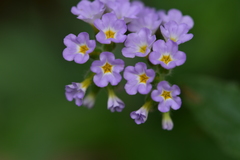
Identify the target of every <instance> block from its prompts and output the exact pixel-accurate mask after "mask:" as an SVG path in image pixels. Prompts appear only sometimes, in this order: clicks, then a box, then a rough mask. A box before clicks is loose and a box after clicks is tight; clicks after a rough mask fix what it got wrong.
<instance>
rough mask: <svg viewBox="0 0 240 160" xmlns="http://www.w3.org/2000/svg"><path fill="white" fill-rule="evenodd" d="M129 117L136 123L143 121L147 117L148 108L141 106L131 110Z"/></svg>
mask: <svg viewBox="0 0 240 160" xmlns="http://www.w3.org/2000/svg"><path fill="white" fill-rule="evenodd" d="M130 117H131V118H132V119H134V120H135V123H136V124H141V123H145V122H146V120H147V117H148V109H147V108H146V107H144V106H143V107H141V108H140V109H139V110H137V111H133V112H131V114H130Z"/></svg>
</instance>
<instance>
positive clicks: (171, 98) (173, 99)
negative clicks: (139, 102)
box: [151, 81, 182, 112]
mask: <svg viewBox="0 0 240 160" xmlns="http://www.w3.org/2000/svg"><path fill="white" fill-rule="evenodd" d="M179 94H180V88H179V87H178V86H177V85H173V86H172V87H171V86H170V85H169V84H168V82H167V81H161V82H159V83H158V86H157V90H153V91H152V94H151V97H152V99H153V100H154V101H156V102H159V104H158V110H159V111H161V112H169V111H170V107H171V108H172V109H174V110H177V109H179V108H180V107H181V104H182V101H181V98H179V97H178V96H177V95H179Z"/></svg>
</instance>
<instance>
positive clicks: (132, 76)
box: [123, 62, 155, 95]
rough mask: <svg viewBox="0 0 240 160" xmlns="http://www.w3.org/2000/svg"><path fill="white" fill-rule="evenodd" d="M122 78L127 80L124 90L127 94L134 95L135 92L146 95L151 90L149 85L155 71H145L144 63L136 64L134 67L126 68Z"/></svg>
mask: <svg viewBox="0 0 240 160" xmlns="http://www.w3.org/2000/svg"><path fill="white" fill-rule="evenodd" d="M123 76H124V78H125V79H126V80H127V83H126V85H125V87H124V88H125V90H126V92H127V93H128V94H130V95H134V94H136V93H137V92H139V93H141V94H148V93H149V92H150V91H151V89H152V85H151V84H150V83H151V82H152V81H153V80H154V78H155V71H154V70H153V69H147V65H146V64H145V63H143V62H138V63H136V65H135V66H128V67H126V68H125V70H124V74H123Z"/></svg>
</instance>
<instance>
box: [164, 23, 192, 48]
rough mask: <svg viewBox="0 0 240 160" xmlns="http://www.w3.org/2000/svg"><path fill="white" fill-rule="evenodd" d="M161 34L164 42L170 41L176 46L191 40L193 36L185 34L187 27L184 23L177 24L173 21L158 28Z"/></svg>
mask: <svg viewBox="0 0 240 160" xmlns="http://www.w3.org/2000/svg"><path fill="white" fill-rule="evenodd" d="M160 29H161V32H162V34H163V36H164V38H165V39H166V40H169V39H170V40H172V41H174V42H176V43H177V44H181V43H184V42H186V41H189V40H191V39H192V37H193V34H191V33H190V34H187V33H188V31H189V27H188V25H187V24H185V23H181V24H177V23H176V22H175V21H169V22H167V23H165V24H164V26H160Z"/></svg>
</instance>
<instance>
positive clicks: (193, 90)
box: [182, 77, 240, 158]
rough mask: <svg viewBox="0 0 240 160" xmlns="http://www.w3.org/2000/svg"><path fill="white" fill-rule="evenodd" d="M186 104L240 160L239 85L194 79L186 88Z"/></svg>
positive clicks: (187, 81) (210, 133)
mask: <svg viewBox="0 0 240 160" xmlns="http://www.w3.org/2000/svg"><path fill="white" fill-rule="evenodd" d="M182 93H183V100H184V102H183V104H185V105H186V106H187V107H188V108H189V109H190V110H191V111H192V113H193V114H194V116H195V117H196V119H197V120H198V122H199V124H200V125H201V126H202V128H203V129H204V130H205V131H206V132H207V133H208V134H209V135H211V136H212V137H213V138H214V139H215V140H216V142H217V143H218V144H219V146H220V147H221V148H222V149H223V150H224V151H225V152H226V153H228V154H229V155H231V156H232V157H235V158H240V152H239V151H240V89H239V86H238V85H237V84H236V83H233V82H225V81H220V80H218V79H213V78H209V77H192V78H189V77H188V80H186V81H185V85H183V86H182Z"/></svg>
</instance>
